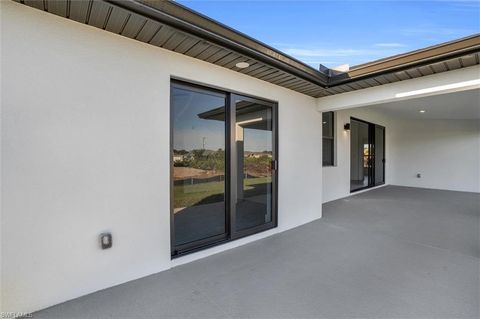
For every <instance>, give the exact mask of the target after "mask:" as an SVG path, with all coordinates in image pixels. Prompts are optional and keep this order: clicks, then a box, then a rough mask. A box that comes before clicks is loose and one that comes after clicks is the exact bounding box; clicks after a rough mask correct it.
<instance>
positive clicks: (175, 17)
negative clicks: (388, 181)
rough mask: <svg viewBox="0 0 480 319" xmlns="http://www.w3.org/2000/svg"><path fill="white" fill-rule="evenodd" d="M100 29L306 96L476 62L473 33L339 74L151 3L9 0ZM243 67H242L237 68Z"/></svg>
mask: <svg viewBox="0 0 480 319" xmlns="http://www.w3.org/2000/svg"><path fill="white" fill-rule="evenodd" d="M14 1H16V2H20V3H23V4H25V5H28V6H31V7H34V8H37V9H40V10H43V11H46V12H49V13H52V14H56V15H59V16H62V17H65V18H68V19H71V20H75V21H78V22H80V23H84V24H88V25H91V26H94V27H97V28H99V29H103V30H105V31H109V32H113V33H116V34H120V35H122V36H125V37H128V38H131V39H134V40H137V41H142V42H145V43H148V44H151V45H154V46H158V47H161V48H164V49H167V50H171V51H174V52H177V53H180V54H185V55H187V56H191V57H194V58H196V59H199V60H203V61H206V62H209V63H213V64H216V65H219V66H221V67H225V68H228V69H231V70H234V71H236V72H239V73H243V74H246V75H249V76H252V77H255V78H258V79H261V80H264V81H267V82H270V83H273V84H276V85H279V86H282V87H285V88H289V89H292V90H294V91H297V92H300V93H303V94H307V95H310V96H313V97H322V96H327V95H333V94H338V93H344V92H349V91H354V90H358V89H363V88H368V87H373V86H378V85H382V84H388V83H393V82H397V81H402V80H406V79H411V78H416V77H422V76H425V75H431V74H435V73H441V72H445V71H450V70H455V69H459V68H463V67H468V66H472V65H476V64H479V63H480V61H479V60H480V55H479V52H480V35H478V34H476V35H473V36H470V37H467V38H463V39H459V40H456V41H451V42H448V43H444V44H440V45H437V46H433V47H429V48H425V49H421V50H417V51H413V52H409V53H405V54H401V55H397V56H393V57H389V58H385V59H382V60H378V61H373V62H370V63H366V64H362V65H358V66H356V67H353V68H352V69H350V70H349V71H348V72H345V73H339V72H334V71H332V70H329V69H325V68H322V69H321V71H320V70H316V69H314V68H312V67H311V66H309V65H307V64H305V63H303V62H301V61H299V60H297V59H295V58H293V57H291V56H289V55H287V54H284V53H282V52H280V51H279V50H276V49H274V48H272V47H270V46H268V45H266V44H264V43H262V42H260V41H257V40H255V39H253V38H251V37H249V36H247V35H245V34H243V33H240V32H238V31H236V30H234V29H232V28H230V27H228V26H226V25H224V24H221V23H219V22H217V21H214V20H212V19H210V18H208V17H206V16H204V15H202V14H199V13H197V12H194V11H192V10H190V9H188V8H187V7H184V6H182V5H180V4H178V3H175V2H173V1H158V0H85V1H73V0H55V1H53V0H14ZM238 62H247V63H248V64H249V65H250V66H249V67H247V68H245V69H239V68H238V67H236V64H237V63H238Z"/></svg>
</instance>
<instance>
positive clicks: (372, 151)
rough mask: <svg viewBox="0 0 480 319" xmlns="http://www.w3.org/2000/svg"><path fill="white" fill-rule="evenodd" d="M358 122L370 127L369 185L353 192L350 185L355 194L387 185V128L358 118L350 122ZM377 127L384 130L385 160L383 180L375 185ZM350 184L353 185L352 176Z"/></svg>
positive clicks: (383, 161)
mask: <svg viewBox="0 0 480 319" xmlns="http://www.w3.org/2000/svg"><path fill="white" fill-rule="evenodd" d="M352 120H354V121H357V122H362V123H365V124H367V125H368V154H369V155H368V185H367V186H364V187H360V188H356V189H354V190H352V188H351V184H350V193H355V192H358V191H361V190H365V189H369V188H372V187H376V186H380V185H384V184H385V154H386V152H385V150H386V149H385V144H386V143H385V142H386V141H385V126H382V125H378V124H375V123H372V122H368V121H365V120H362V119H359V118H356V117H353V116H351V117H350V121H352ZM376 127H379V128H382V130H383V159H382V163H383V180H382V182H381V183H375V156H376V154H375V148H376V147H375V146H376V142H375V128H376ZM351 143H352V137H351V133H350V145H351ZM351 161H352V154H350V163H351ZM350 183H351V174H350Z"/></svg>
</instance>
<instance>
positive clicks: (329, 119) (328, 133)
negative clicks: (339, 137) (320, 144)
mask: <svg viewBox="0 0 480 319" xmlns="http://www.w3.org/2000/svg"><path fill="white" fill-rule="evenodd" d="M322 119H323V122H322V132H323V137H333V112H325V113H322Z"/></svg>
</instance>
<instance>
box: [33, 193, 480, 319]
mask: <svg viewBox="0 0 480 319" xmlns="http://www.w3.org/2000/svg"><path fill="white" fill-rule="evenodd" d="M284 196H288V195H284ZM292 213H294V212H292ZM323 216H324V217H323V218H322V219H321V220H317V221H314V222H311V223H309V224H306V225H303V226H301V227H298V228H295V229H292V230H289V231H286V232H283V233H281V234H278V235H274V236H271V237H268V238H265V239H262V240H259V241H256V242H253V243H250V244H247V245H245V246H242V247H238V248H235V249H232V250H229V251H226V252H223V253H220V254H217V255H214V256H211V257H207V258H204V259H202V260H199V261H196V262H192V263H189V264H186V265H182V266H179V267H176V268H174V269H171V270H168V271H165V272H162V273H159V274H156V275H152V276H149V277H146V278H142V279H139V280H135V281H132V282H129V283H126V284H123V285H119V286H116V287H113V288H110V289H106V290H103V291H99V292H96V293H93V294H90V295H87V296H84V297H82V298H79V299H75V300H72V301H69V302H66V303H63V304H60V305H57V306H54V307H51V308H48V309H45V310H42V311H40V312H37V313H34V314H33V315H34V318H64V319H67V318H209V319H210V318H479V317H480V310H479V298H480V293H479V289H480V279H479V276H480V272H479V269H480V229H479V227H480V195H479V194H474V193H462V192H449V191H438V190H428V189H418V188H408V187H396V186H386V187H383V188H379V189H376V190H372V191H370V192H366V193H361V194H358V195H355V196H352V197H348V198H345V199H340V200H337V201H333V202H330V203H327V204H325V205H324V206H323Z"/></svg>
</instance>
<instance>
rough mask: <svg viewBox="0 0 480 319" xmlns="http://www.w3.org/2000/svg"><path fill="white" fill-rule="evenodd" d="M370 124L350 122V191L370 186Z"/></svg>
mask: <svg viewBox="0 0 480 319" xmlns="http://www.w3.org/2000/svg"><path fill="white" fill-rule="evenodd" d="M369 152H370V147H369V142H368V124H366V123H363V122H359V121H355V120H351V121H350V158H351V160H350V161H351V162H350V190H352V191H353V190H356V189H359V188H363V187H367V186H368V185H369V181H368V176H369V173H368V172H369V157H370V153H369Z"/></svg>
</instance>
